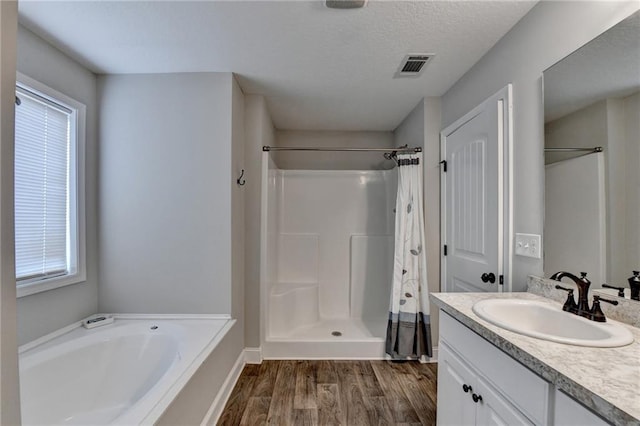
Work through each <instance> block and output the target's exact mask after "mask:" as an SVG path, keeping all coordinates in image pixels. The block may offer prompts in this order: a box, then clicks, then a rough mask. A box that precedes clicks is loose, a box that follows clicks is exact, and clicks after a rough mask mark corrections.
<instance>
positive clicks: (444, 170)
mask: <svg viewBox="0 0 640 426" xmlns="http://www.w3.org/2000/svg"><path fill="white" fill-rule="evenodd" d="M440 164H442V171H443V172H445V173H447V160H442V161H441V162H440Z"/></svg>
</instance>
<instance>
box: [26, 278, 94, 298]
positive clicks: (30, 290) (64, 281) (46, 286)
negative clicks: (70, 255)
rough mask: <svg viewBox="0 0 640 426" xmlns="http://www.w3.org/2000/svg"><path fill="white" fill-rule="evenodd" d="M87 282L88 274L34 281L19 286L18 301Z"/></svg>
mask: <svg viewBox="0 0 640 426" xmlns="http://www.w3.org/2000/svg"><path fill="white" fill-rule="evenodd" d="M86 280H87V277H86V274H80V273H77V274H73V275H64V276H61V277H54V278H48V279H44V280H39V281H33V282H30V283H25V284H22V285H18V286H17V297H18V299H19V298H21V297H24V296H30V295H32V294H36V293H42V292H43V291H49V290H53V289H56V288H60V287H65V286H68V285H73V284H78V283H82V282H85V281H86Z"/></svg>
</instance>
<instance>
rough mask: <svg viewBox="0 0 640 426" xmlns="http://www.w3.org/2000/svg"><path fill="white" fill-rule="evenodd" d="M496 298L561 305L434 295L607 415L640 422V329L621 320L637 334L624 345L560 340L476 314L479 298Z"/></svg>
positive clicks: (479, 330)
mask: <svg viewBox="0 0 640 426" xmlns="http://www.w3.org/2000/svg"><path fill="white" fill-rule="evenodd" d="M490 298H514V299H524V300H538V301H542V302H544V303H548V304H550V305H553V306H558V307H561V304H560V303H558V302H555V301H553V300H551V299H547V298H544V297H541V296H537V295H535V294H532V293H433V294H431V300H432V302H434V303H435V304H436V305H438V306H439V307H440V308H441V309H442V310H443V311H445V312H447V313H448V314H450V315H451V316H453V317H454V318H456V319H457V320H458V321H460V322H461V323H463V324H464V325H466V326H467V327H469V328H470V329H472V330H473V331H475V332H476V333H477V334H479V335H480V336H482V337H484V338H485V339H486V340H488V341H489V342H491V343H492V344H494V345H495V346H497V347H498V348H500V349H501V350H502V351H504V352H506V353H507V354H509V355H510V356H511V357H513V358H514V359H516V360H517V361H519V362H520V363H522V364H523V365H525V366H526V367H528V368H529V369H531V370H532V371H534V372H535V373H537V374H538V375H540V376H542V377H543V378H544V379H546V380H548V381H550V382H551V383H553V384H554V385H555V386H556V387H558V388H559V389H561V390H562V391H564V392H565V393H567V394H569V395H571V396H572V397H573V398H575V399H576V400H578V401H579V402H580V403H582V404H583V405H585V406H586V407H589V408H590V409H591V410H593V411H594V412H596V413H598V414H599V415H600V416H602V417H603V418H605V419H607V420H609V421H610V422H612V423H614V424H640V328H636V327H632V326H630V325H627V324H624V323H619V324H621V325H622V326H624V327H627V328H628V329H629V330H631V332H632V334H633V336H634V339H635V340H634V342H633V343H632V344H630V345H627V346H622V347H619V348H589V347H579V346H571V345H565V344H562V343H554V342H549V341H546V340H540V339H536V338H533V337H527V336H524V335H521V334H518V333H515V332H511V331H508V330H505V329H503V328H500V327H498V326H495V325H493V324H491V323H489V322H487V321H485V320H483V319H481V318H480V317H478V316H477V315H476V314H475V313H473V310H472V307H473V304H474V303H476V302H477V301H479V300H483V299H490ZM567 315H571V314H567ZM608 321H611V322H615V321H613V320H611V319H608ZM558 327H562V324H558Z"/></svg>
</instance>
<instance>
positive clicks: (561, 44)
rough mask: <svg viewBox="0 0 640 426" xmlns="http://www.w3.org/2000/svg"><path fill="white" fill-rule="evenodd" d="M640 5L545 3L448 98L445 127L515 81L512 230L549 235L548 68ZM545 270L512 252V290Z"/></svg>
mask: <svg viewBox="0 0 640 426" xmlns="http://www.w3.org/2000/svg"><path fill="white" fill-rule="evenodd" d="M638 8H639V5H638V3H637V2H540V3H538V4H537V5H536V6H535V7H534V8H533V9H531V11H530V12H529V13H528V14H527V15H526V16H525V17H524V18H522V20H520V22H518V23H517V24H516V25H515V26H514V27H513V28H512V29H511V31H509V32H508V33H507V34H506V35H505V36H504V37H503V38H502V39H501V40H500V41H498V43H496V45H495V46H494V47H493V48H492V49H491V50H490V51H489V52H488V53H487V54H486V55H485V56H483V57H482V58H481V59H480V61H478V63H476V65H474V66H473V68H472V69H471V70H469V71H468V72H467V73H466V74H465V75H464V76H463V77H462V78H461V79H460V80H458V82H456V84H454V85H453V87H451V88H450V89H449V91H447V93H446V94H445V95H444V96H443V98H442V124H443V125H442V127H446V126H447V125H449V124H451V123H453V122H454V121H455V120H456V119H458V118H459V117H461V116H463V115H464V114H465V113H467V112H468V111H470V110H471V109H472V108H474V107H475V106H476V105H479V104H480V103H482V101H483V100H484V99H486V98H488V97H489V96H491V95H492V94H494V93H496V92H497V91H498V90H500V89H501V88H502V87H504V86H506V85H507V84H508V83H513V117H514V120H513V123H514V124H513V129H514V133H513V141H514V142H513V148H514V153H513V169H514V182H513V184H514V187H513V195H514V197H513V205H514V212H513V213H514V215H513V229H514V233H515V232H524V233H532V234H541V235H542V233H543V222H544V160H543V147H544V125H543V115H544V114H543V100H542V72H543V71H544V70H545V69H546V68H548V67H550V66H551V65H553V64H554V63H555V62H557V61H559V60H560V59H562V58H563V57H565V56H566V55H568V54H570V53H571V52H573V51H574V50H576V49H577V48H579V47H580V46H582V45H583V44H585V43H586V42H588V41H589V40H591V39H593V38H594V37H596V36H598V35H599V34H600V33H602V32H603V31H605V30H607V29H608V28H610V27H611V26H613V25H615V24H616V23H617V22H619V21H620V20H622V19H624V18H625V17H627V16H628V15H630V14H631V13H632V12H634V11H635V10H637V9H638ZM543 237H544V236H543ZM543 244H544V238H543ZM542 273H543V268H542V259H532V258H526V257H521V256H514V259H513V278H512V279H513V290H514V291H522V290H524V289H525V288H526V277H527V275H528V274H535V275H542Z"/></svg>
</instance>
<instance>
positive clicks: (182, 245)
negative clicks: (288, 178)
mask: <svg viewBox="0 0 640 426" xmlns="http://www.w3.org/2000/svg"><path fill="white" fill-rule="evenodd" d="M233 87H234V81H233V76H232V74H230V73H190V74H154V75H117V76H101V77H100V78H99V96H100V102H101V111H100V120H101V126H100V141H101V148H100V218H99V223H100V228H99V229H100V288H99V301H100V310H101V311H107V312H140V313H150V312H153V313H231V312H232V301H231V298H232V286H231V283H232V278H236V277H232V259H231V258H232V242H231V241H232V240H231V238H232V228H233V224H234V223H232V201H233V199H232V191H235V190H237V188H235V187H236V183H235V178H237V176H236V175H235V173H236V169H237V167H238V166H240V165H241V162H237V161H240V160H237V159H236V162H232V161H233V160H234V159H233V158H232V153H233V152H235V153H236V154H238V155H240V153H241V148H239V147H237V146H236V147H235V151H233V152H232V138H233V139H235V142H236V144H237V143H238V139H236V138H237V137H238V135H239V133H238V132H240V130H239V129H240V128H241V124H240V123H239V122H233V120H232V107H233V106H234V105H235V106H236V110H238V109H239V108H240V106H239V98H237V96H238V95H237V94H236V97H235V101H233V99H234V96H233V92H234V89H233ZM236 92H237V89H236ZM234 124H236V129H235V131H234V130H233V127H234V126H233V125H234ZM236 201H237V199H236ZM236 207H237V206H236ZM236 225H237V222H236ZM236 227H237V226H236ZM233 248H236V249H238V247H237V246H233ZM237 294H239V290H238V293H237ZM237 294H236V290H234V296H236V295H237ZM234 308H236V309H234V311H237V310H238V308H237V307H236V306H235V305H234ZM234 313H235V312H234Z"/></svg>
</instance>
